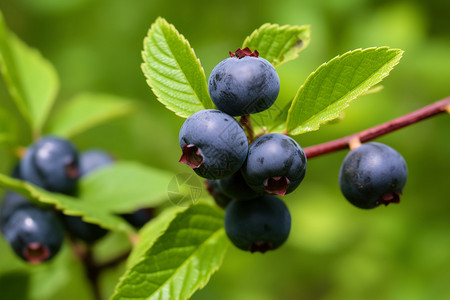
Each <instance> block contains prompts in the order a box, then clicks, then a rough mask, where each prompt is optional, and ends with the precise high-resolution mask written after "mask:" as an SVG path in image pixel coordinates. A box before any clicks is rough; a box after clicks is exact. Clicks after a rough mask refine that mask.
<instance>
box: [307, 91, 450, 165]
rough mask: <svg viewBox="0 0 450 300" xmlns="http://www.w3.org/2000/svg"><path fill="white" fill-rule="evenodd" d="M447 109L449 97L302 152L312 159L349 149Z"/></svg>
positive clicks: (449, 105)
mask: <svg viewBox="0 0 450 300" xmlns="http://www.w3.org/2000/svg"><path fill="white" fill-rule="evenodd" d="M449 108H450V97H449V98H445V99H444V100H440V101H437V102H434V103H433V104H430V105H428V106H425V107H422V108H420V109H418V110H416V111H413V112H411V113H409V114H406V115H404V116H401V117H399V118H396V119H394V120H391V121H388V122H386V123H383V124H380V125H377V126H375V127H372V128H369V129H366V130H363V131H361V132H357V133H354V134H351V135H348V136H345V137H342V138H339V139H337V140H333V141H329V142H326V143H323V144H318V145H314V146H310V147H306V148H304V149H303V150H304V151H305V154H306V157H307V158H312V157H315V156H319V155H323V154H327V153H330V152H334V151H338V150H342V149H346V148H349V144H350V142H351V141H354V140H355V139H359V141H360V142H361V143H363V142H367V141H370V140H373V139H375V138H377V137H379V136H382V135H385V134H387V133H389V132H392V131H395V130H398V129H401V128H403V127H406V126H408V125H411V124H414V123H417V122H419V121H422V120H425V119H427V118H429V117H432V116H435V115H438V114H440V113H444V112H449V113H450V111H449V110H450V109H449Z"/></svg>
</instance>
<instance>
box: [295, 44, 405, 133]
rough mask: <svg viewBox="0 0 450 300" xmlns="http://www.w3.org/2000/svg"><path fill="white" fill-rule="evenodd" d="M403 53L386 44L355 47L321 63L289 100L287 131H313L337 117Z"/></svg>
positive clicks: (397, 60)
mask: <svg viewBox="0 0 450 300" xmlns="http://www.w3.org/2000/svg"><path fill="white" fill-rule="evenodd" d="M402 55H403V51H402V50H399V49H389V48H388V47H380V48H368V49H364V50H361V49H357V50H354V51H350V52H347V53H345V54H344V55H342V56H338V57H335V58H333V59H332V60H330V61H329V62H328V63H325V64H323V65H321V66H320V67H319V68H318V69H317V70H316V71H315V72H313V73H312V74H311V75H309V77H308V78H307V79H306V81H305V83H304V84H303V86H301V87H300V89H299V90H298V92H297V94H296V96H295V98H294V100H293V101H292V105H291V107H290V109H289V113H288V116H287V132H288V133H289V134H292V135H296V134H301V133H305V132H309V131H314V130H317V129H319V127H320V125H321V124H324V123H326V122H328V121H330V120H333V119H335V118H337V117H339V115H340V114H341V112H342V111H343V110H344V109H345V108H347V107H348V106H349V105H350V103H351V102H352V101H353V100H354V99H356V98H357V97H358V96H360V95H362V94H364V93H366V92H367V91H368V90H369V89H370V88H371V87H372V86H374V85H375V84H377V83H379V82H380V81H381V80H382V79H383V78H384V77H386V76H388V75H389V72H390V71H391V70H392V69H393V68H394V66H395V65H397V63H398V62H399V60H400V58H401V57H402Z"/></svg>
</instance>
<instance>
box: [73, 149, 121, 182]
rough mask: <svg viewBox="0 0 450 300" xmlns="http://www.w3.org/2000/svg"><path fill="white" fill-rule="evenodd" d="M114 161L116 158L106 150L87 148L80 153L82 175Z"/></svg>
mask: <svg viewBox="0 0 450 300" xmlns="http://www.w3.org/2000/svg"><path fill="white" fill-rule="evenodd" d="M113 162H114V158H113V157H112V156H111V155H110V154H109V153H108V152H106V151H103V150H99V149H91V150H86V151H84V152H82V153H80V155H79V166H80V176H84V175H86V174H88V173H90V172H92V171H94V170H97V169H99V168H102V167H105V166H108V165H110V164H112V163H113Z"/></svg>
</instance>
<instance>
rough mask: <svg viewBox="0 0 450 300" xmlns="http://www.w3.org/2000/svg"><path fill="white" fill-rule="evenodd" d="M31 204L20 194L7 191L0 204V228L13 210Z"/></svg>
mask: <svg viewBox="0 0 450 300" xmlns="http://www.w3.org/2000/svg"><path fill="white" fill-rule="evenodd" d="M32 206H34V205H33V204H32V203H31V202H30V201H28V199H26V198H25V197H23V196H22V195H20V194H18V193H16V192H12V191H7V192H6V194H5V196H4V197H3V201H2V203H1V204H0V228H2V229H3V226H4V225H5V224H6V223H8V220H9V219H10V217H11V216H12V215H13V213H14V212H16V211H18V210H20V209H23V208H26V207H32Z"/></svg>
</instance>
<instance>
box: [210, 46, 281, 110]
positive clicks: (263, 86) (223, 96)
mask: <svg viewBox="0 0 450 300" xmlns="http://www.w3.org/2000/svg"><path fill="white" fill-rule="evenodd" d="M208 90H209V94H210V96H211V99H212V101H213V102H214V104H215V105H216V106H217V108H218V109H220V110H221V111H223V112H225V113H227V114H229V115H232V116H243V115H248V114H254V113H257V112H261V111H264V110H266V109H268V108H269V107H270V106H272V104H273V103H274V102H275V100H276V99H277V97H278V92H279V91H280V79H279V77H278V74H277V72H276V71H275V68H274V67H273V66H272V64H271V63H269V62H268V61H267V60H265V59H264V58H261V57H258V52H257V51H255V53H252V52H251V51H250V49H248V48H246V49H244V50H241V49H238V50H237V51H236V52H235V54H234V55H233V54H232V57H229V58H227V59H225V60H223V61H221V62H220V63H219V64H218V65H217V66H216V67H215V68H214V69H213V70H212V72H211V74H210V76H209V80H208Z"/></svg>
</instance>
